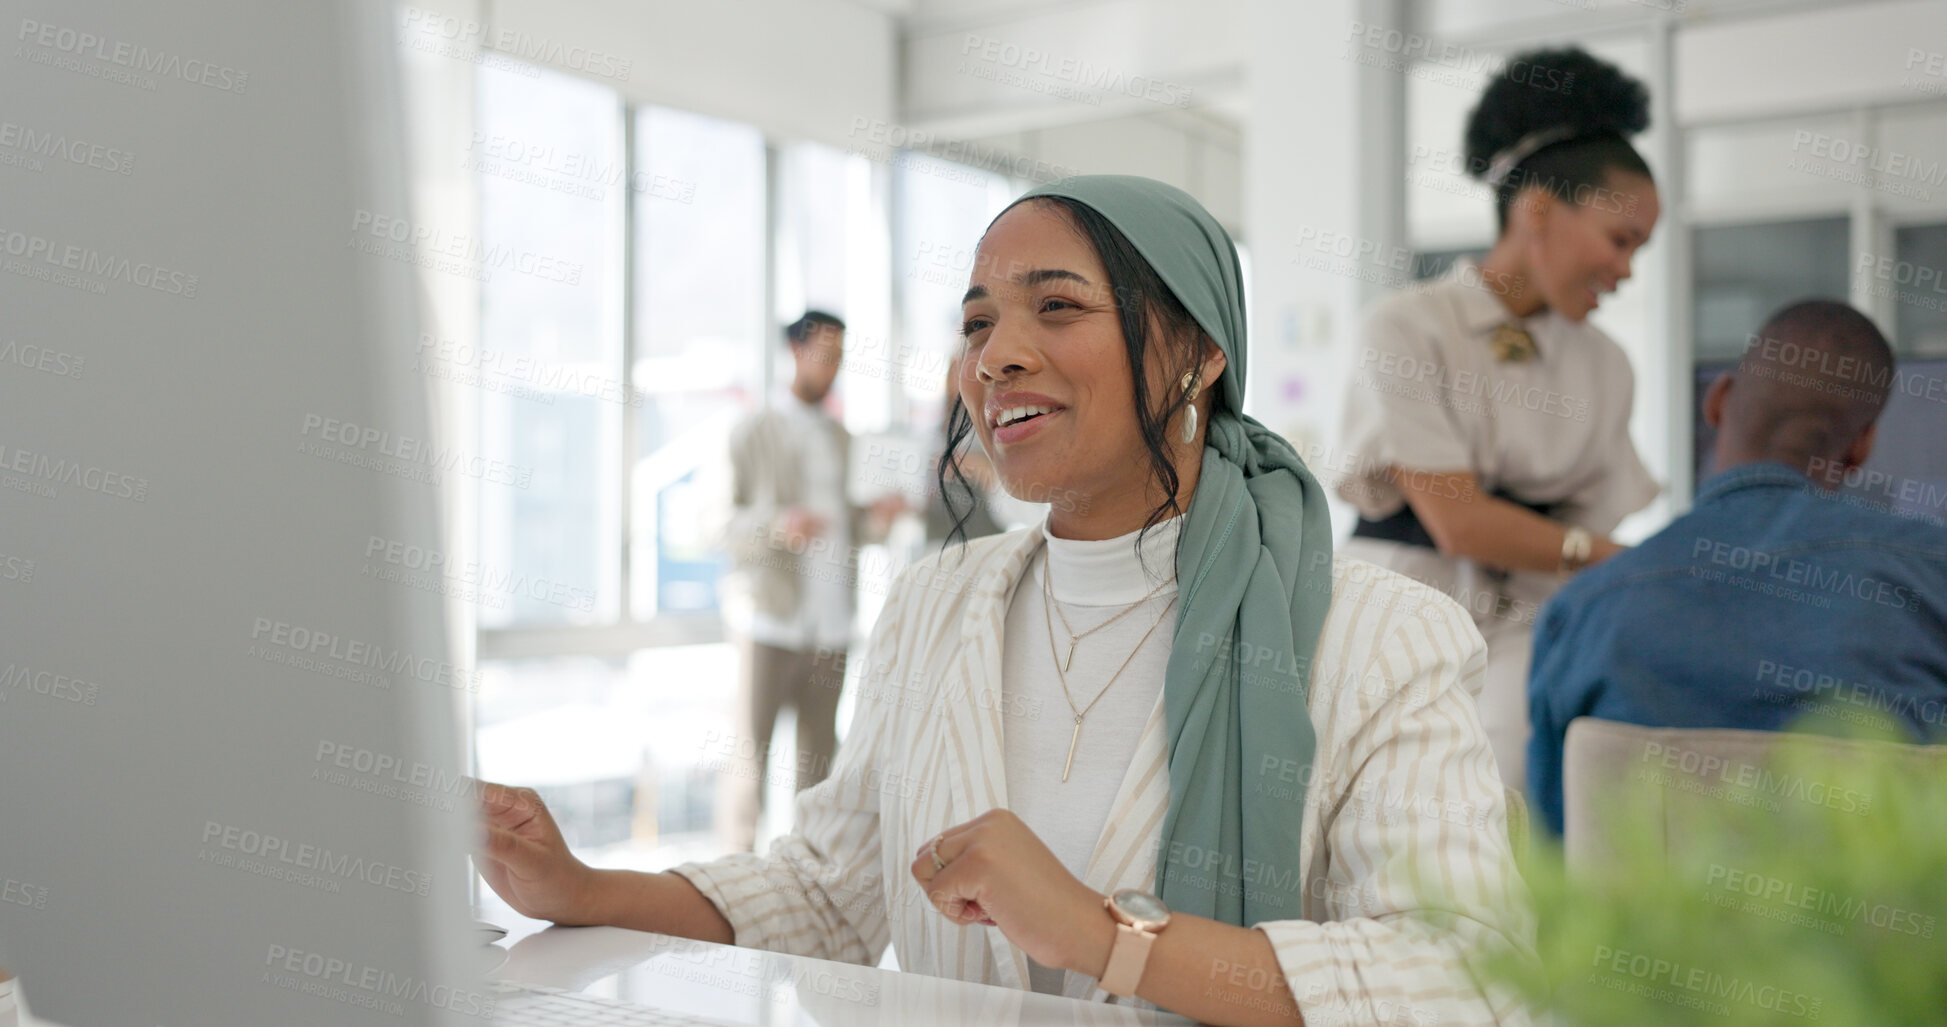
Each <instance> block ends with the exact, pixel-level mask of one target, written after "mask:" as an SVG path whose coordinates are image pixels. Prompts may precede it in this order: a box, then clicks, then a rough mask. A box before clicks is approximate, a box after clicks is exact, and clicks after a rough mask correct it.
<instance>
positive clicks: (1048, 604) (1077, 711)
mask: <svg viewBox="0 0 1947 1027" xmlns="http://www.w3.org/2000/svg"><path fill="white" fill-rule="evenodd" d="M1054 570H1055V561H1054V558H1053V556H1052V554H1050V556H1049V558H1048V559H1046V560H1044V561H1043V562H1042V565H1041V594H1042V607H1041V619H1042V620H1044V621H1046V622H1047V624H1048V658H1049V659H1051V660H1054V661H1055V680H1057V681H1060V682H1061V695H1062V698H1064V699H1066V700H1068V711H1069V712H1070V713H1073V714H1074V715H1075V731H1074V733H1073V734H1071V735H1069V736H1068V762H1066V763H1064V764H1062V766H1061V779H1062V781H1063V782H1066V781H1067V780H1068V772H1069V771H1071V770H1073V769H1074V767H1075V743H1077V742H1079V741H1081V740H1082V719H1083V718H1084V717H1087V716H1088V711H1090V710H1092V709H1094V708H1095V704H1096V703H1098V702H1101V701H1102V697H1103V696H1105V695H1107V694H1109V689H1111V688H1113V687H1115V683H1116V679H1117V678H1119V677H1121V676H1122V672H1123V670H1124V669H1126V668H1127V667H1128V666H1129V663H1130V661H1132V660H1134V659H1135V658H1136V654H1137V653H1139V652H1141V651H1142V647H1143V643H1145V642H1148V641H1149V636H1151V635H1153V634H1155V633H1156V628H1157V627H1158V626H1159V625H1161V624H1162V623H1163V618H1164V617H1167V616H1169V612H1170V610H1171V609H1173V608H1175V606H1176V599H1177V597H1176V596H1171V597H1170V601H1169V602H1168V603H1166V604H1164V606H1163V612H1162V613H1159V614H1157V615H1156V622H1155V623H1154V624H1151V625H1150V626H1149V630H1148V631H1145V632H1143V637H1142V638H1141V639H1139V640H1137V642H1136V647H1135V648H1134V649H1131V650H1129V655H1128V656H1126V657H1124V658H1123V660H1122V666H1120V667H1117V668H1116V669H1115V673H1114V674H1111V675H1109V683H1108V684H1106V685H1103V686H1102V690H1101V691H1100V692H1097V693H1095V698H1093V699H1090V700H1089V701H1088V705H1087V706H1082V707H1079V708H1077V707H1076V705H1075V696H1074V694H1073V693H1072V692H1070V691H1069V690H1068V665H1069V664H1070V663H1073V662H1074V660H1075V646H1076V644H1077V643H1079V642H1081V640H1082V639H1084V638H1087V637H1088V636H1090V635H1093V634H1095V633H1096V632H1098V631H1100V630H1102V629H1103V628H1106V627H1108V626H1109V625H1111V624H1114V623H1115V622H1116V621H1119V620H1121V619H1122V618H1123V617H1125V616H1127V615H1128V614H1129V612H1130V611H1131V610H1134V609H1135V608H1136V607H1138V606H1141V605H1143V604H1144V603H1147V602H1149V601H1150V600H1151V599H1154V598H1156V594H1157V593H1158V592H1161V591H1162V590H1163V589H1165V588H1167V587H1169V584H1170V583H1169V582H1168V581H1165V582H1163V583H1162V584H1161V585H1158V586H1156V587H1155V588H1154V589H1153V590H1151V591H1150V593H1149V594H1148V595H1146V596H1144V597H1142V598H1141V599H1138V600H1136V602H1134V603H1133V604H1131V605H1130V606H1128V607H1127V608H1125V609H1124V610H1123V611H1122V612H1121V613H1118V614H1116V615H1115V616H1113V617H1110V618H1109V619H1108V620H1105V621H1103V622H1102V623H1100V624H1097V625H1096V626H1094V627H1092V628H1090V629H1088V630H1087V631H1084V632H1081V633H1080V634H1077V633H1076V632H1075V629H1074V627H1073V626H1072V625H1070V624H1069V623H1068V615H1067V614H1064V613H1062V612H1061V608H1060V607H1058V606H1056V605H1055V580H1054V579H1055V574H1054ZM1049 610H1053V611H1055V616H1057V617H1060V618H1061V626H1062V628H1063V629H1065V630H1066V631H1067V632H1068V656H1067V658H1066V659H1060V658H1057V657H1056V656H1055V622H1054V621H1053V620H1052V619H1051V618H1049V616H1048V611H1049Z"/></svg>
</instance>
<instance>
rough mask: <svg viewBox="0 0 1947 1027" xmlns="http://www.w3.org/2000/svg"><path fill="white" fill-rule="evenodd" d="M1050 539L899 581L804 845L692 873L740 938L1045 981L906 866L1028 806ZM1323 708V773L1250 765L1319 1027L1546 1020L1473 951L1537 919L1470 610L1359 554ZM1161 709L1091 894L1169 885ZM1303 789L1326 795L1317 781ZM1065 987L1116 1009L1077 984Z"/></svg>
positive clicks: (1522, 935) (1329, 652) (1525, 931)
mask: <svg viewBox="0 0 1947 1027" xmlns="http://www.w3.org/2000/svg"><path fill="white" fill-rule="evenodd" d="M1042 544H1043V542H1042V536H1041V533H1040V531H1039V530H1038V529H1032V528H1030V529H1021V530H1016V531H1012V532H1009V533H1007V534H1004V535H995V536H989V537H987V538H981V539H975V540H974V541H972V542H970V543H968V544H967V545H966V547H965V549H964V551H963V555H961V556H960V557H959V558H958V559H956V558H955V556H954V555H953V554H951V553H949V554H948V555H947V556H945V557H937V556H936V557H933V558H931V559H929V560H926V561H924V562H921V563H919V564H916V565H915V566H914V567H913V568H912V569H910V570H909V571H907V572H906V573H905V574H904V575H902V576H901V577H900V579H899V580H898V582H896V583H895V584H894V585H893V587H892V591H891V594H890V595H889V596H888V597H887V600H886V604H885V608H884V610H883V612H882V613H881V614H880V616H879V620H878V623H877V625H876V626H875V627H874V628H873V632H872V641H871V644H870V647H869V650H868V653H867V662H866V666H865V667H864V668H863V672H862V674H861V677H860V680H859V681H858V683H857V685H856V686H855V687H856V688H857V693H856V698H857V707H856V713H855V715H854V719H853V721H852V725H851V729H850V731H849V732H848V734H847V735H846V737H845V741H844V745H843V747H842V748H841V750H840V752H839V755H838V759H837V761H836V763H835V764H834V766H833V768H832V772H831V775H830V776H829V777H828V778H827V779H826V780H825V781H824V782H823V783H822V784H819V785H817V786H816V787H813V788H810V789H807V790H806V791H805V792H803V793H801V794H800V795H799V796H798V802H797V811H796V824H797V830H796V833H794V834H791V835H787V836H785V837H783V838H781V839H779V840H778V841H777V842H776V843H775V844H774V845H773V846H772V847H771V849H770V852H769V854H768V855H766V856H757V855H753V854H749V853H745V854H741V855H736V856H730V857H726V858H724V859H721V860H717V861H715V862H711V863H702V864H696V863H692V864H687V865H685V866H682V867H679V868H677V869H676V872H677V873H679V874H682V875H683V876H684V877H686V878H687V879H689V880H690V881H691V882H692V883H694V884H695V885H696V886H697V888H698V889H700V890H701V891H702V892H703V894H704V895H705V896H707V897H708V898H709V899H710V901H711V902H712V903H714V904H715V905H716V906H717V907H718V909H720V910H721V911H722V912H723V914H724V916H725V918H727V919H728V920H729V921H730V923H731V926H732V927H733V928H734V929H735V931H736V940H737V944H739V945H744V946H749V947H753V948H763V949H772V950H777V951H783V952H792V953H797V954H801V955H808V956H817V957H822V958H826V959H838V960H845V961H848V962H855V963H867V964H870V963H875V962H877V961H878V959H879V957H880V955H881V953H883V952H884V950H885V948H886V946H887V945H888V944H892V945H893V946H895V947H896V949H897V951H898V956H899V965H900V966H901V968H903V969H905V970H909V971H916V972H919V973H926V974H933V975H936V976H941V977H951V978H956V979H959V980H964V981H979V982H984V983H988V984H997V985H1001V986H1003V987H1009V988H1026V987H1027V980H1028V969H1027V961H1026V957H1025V956H1024V955H1023V954H1022V953H1021V951H1020V950H1019V949H1017V948H1015V947H1014V945H1013V944H1012V943H1011V942H1009V941H1008V940H1007V938H1006V937H1005V936H1004V935H1002V934H1001V932H1000V931H999V930H998V929H995V928H982V927H955V926H954V925H952V924H951V923H949V922H947V920H946V919H945V918H944V917H942V916H941V915H940V914H939V913H938V912H936V911H935V910H934V909H933V907H932V905H931V904H930V903H929V902H928V901H927V899H926V897H925V895H924V893H923V891H922V890H921V888H920V887H919V886H918V885H917V884H916V883H915V882H914V881H913V879H912V877H911V875H910V874H909V873H908V872H907V867H908V864H909V862H910V861H911V859H912V854H913V853H914V852H917V851H919V847H920V846H921V845H922V844H924V843H925V841H926V840H927V839H928V838H931V837H932V836H933V835H935V834H937V833H938V832H940V831H941V830H943V829H945V828H947V827H950V826H953V825H955V824H960V823H964V822H965V821H967V820H970V819H972V818H973V817H974V816H976V815H977V814H979V813H982V812H984V811H986V810H989V809H994V808H997V807H1006V806H1007V804H1008V797H1007V788H1006V773H1005V768H1004V766H1003V759H1004V752H1005V747H1004V746H1003V741H1002V733H1003V730H1004V727H1005V725H1004V723H1003V721H1004V716H1003V707H1004V705H1005V704H1004V702H1003V701H1002V695H1003V692H1002V683H1001V679H1000V673H1001V666H1002V648H1003V646H1004V645H1005V644H1006V641H1005V640H1004V639H1003V638H1002V629H1003V626H1004V625H1005V624H1006V621H1007V607H1008V604H1009V602H1010V601H1011V598H1012V596H1013V594H1014V589H1015V586H1016V585H1017V584H1018V583H1019V582H1020V581H1021V580H1022V578H1023V577H1024V576H1025V574H1026V571H1027V568H1028V567H1029V566H1030V562H1031V560H1032V559H1033V557H1034V555H1035V553H1036V552H1038V551H1039V549H1040V548H1041V546H1042ZM1332 573H1333V594H1332V606H1331V610H1330V612H1329V614H1328V615H1327V617H1326V622H1325V627H1324V630H1323V632H1322V634H1321V635H1320V640H1319V649H1318V655H1317V660H1316V662H1315V663H1314V664H1313V668H1314V677H1313V682H1312V688H1311V693H1310V697H1309V709H1310V714H1311V721H1312V727H1313V729H1314V730H1315V731H1316V732H1317V739H1318V749H1317V758H1316V760H1315V763H1314V765H1313V766H1311V767H1284V766H1278V767H1270V768H1250V771H1251V776H1250V777H1249V778H1248V780H1247V781H1246V784H1247V786H1248V787H1255V788H1264V789H1270V790H1271V792H1270V794H1274V795H1277V794H1282V792H1281V791H1279V790H1287V789H1289V790H1295V791H1293V792H1292V794H1294V795H1297V794H1303V795H1305V801H1303V803H1302V805H1301V804H1299V803H1296V802H1294V807H1295V808H1294V809H1293V811H1292V812H1293V815H1294V816H1300V817H1301V818H1302V821H1301V827H1300V836H1299V837H1300V848H1299V850H1298V851H1296V852H1293V853H1291V854H1290V861H1289V862H1284V861H1280V862H1279V865H1277V866H1265V867H1255V868H1251V869H1250V871H1249V872H1251V873H1260V874H1265V875H1277V876H1279V877H1283V876H1286V875H1295V877H1296V879H1298V880H1301V881H1302V882H1303V888H1304V896H1305V899H1304V911H1305V917H1306V919H1303V920H1285V921H1274V922H1269V923H1264V924H1259V925H1257V926H1258V927H1260V928H1261V929H1262V930H1263V931H1264V932H1265V934H1266V935H1268V936H1269V937H1270V939H1271V942H1272V944H1273V945H1274V946H1275V948H1276V950H1277V955H1278V961H1279V963H1280V964H1281V966H1282V967H1283V969H1284V972H1285V976H1286V979H1287V981H1288V982H1289V984H1290V987H1291V991H1292V993H1293V995H1294V996H1296V998H1297V1000H1298V1005H1299V1008H1300V1010H1301V1011H1302V1012H1303V1013H1304V1015H1305V1019H1306V1022H1307V1023H1316V1024H1345V1023H1360V1024H1371V1023H1380V1024H1434V1023H1437V1024H1442V1025H1455V1024H1488V1023H1514V1022H1526V1021H1525V1018H1524V1014H1523V1013H1522V1012H1521V1011H1520V1010H1519V1009H1517V1008H1515V1007H1514V1006H1513V1005H1512V1004H1511V1003H1509V1002H1508V1001H1507V1000H1506V999H1505V998H1504V997H1502V996H1500V995H1499V994H1498V993H1497V994H1495V995H1493V996H1490V995H1489V994H1487V993H1485V992H1484V991H1483V989H1482V987H1481V985H1480V983H1479V982H1478V981H1477V980H1476V978H1475V976H1474V974H1473V973H1472V972H1471V971H1470V968H1469V958H1470V957H1472V956H1477V955H1479V954H1481V953H1482V952H1485V951H1487V950H1489V949H1494V948H1502V947H1512V948H1513V949H1514V950H1515V951H1517V952H1522V953H1532V945H1533V936H1534V933H1533V932H1534V924H1533V920H1532V916H1531V914H1530V912H1529V910H1528V908H1527V906H1526V903H1525V890H1524V889H1523V887H1522V885H1521V882H1520V878H1519V876H1518V874H1517V872H1516V869H1515V864H1514V859H1513V855H1512V850H1511V846H1510V844H1509V840H1508V829H1507V806H1506V799H1505V795H1504V791H1503V788H1502V785H1501V779H1500V776H1499V775H1498V774H1497V773H1496V772H1495V766H1494V757H1493V754H1492V752H1491V751H1490V750H1489V749H1488V745H1487V740H1486V737H1485V736H1484V735H1483V734H1482V732H1481V725H1480V719H1479V717H1478V716H1477V715H1476V713H1475V710H1474V700H1473V695H1472V693H1474V692H1476V691H1477V690H1478V689H1479V687H1480V683H1481V673H1482V668H1483V667H1484V666H1485V663H1486V651H1485V647H1484V645H1483V643H1482V641H1481V636H1480V632H1478V631H1477V630H1475V628H1474V625H1473V622H1472V621H1471V620H1470V619H1469V618H1468V616H1467V614H1466V613H1465V611H1463V610H1462V609H1461V608H1460V607H1459V606H1458V605H1456V604H1455V603H1454V602H1453V601H1451V600H1449V599H1447V598H1446V597H1445V596H1442V595H1440V594H1438V593H1437V592H1434V591H1433V590H1431V589H1428V588H1426V587H1424V586H1421V585H1419V584H1417V583H1414V582H1411V581H1409V580H1407V579H1405V578H1402V577H1400V576H1398V575H1396V574H1392V573H1390V572H1388V571H1384V570H1380V569H1379V568H1376V567H1373V566H1371V565H1370V564H1364V563H1360V562H1358V561H1354V560H1346V559H1339V560H1337V561H1335V565H1334V567H1333V572H1332ZM1165 735H1166V731H1165V728H1164V718H1163V709H1162V702H1161V699H1160V697H1159V699H1158V702H1157V705H1156V708H1155V709H1154V711H1153V712H1152V713H1151V715H1150V718H1149V721H1148V723H1147V724H1146V726H1145V727H1144V729H1143V734H1142V736H1141V738H1140V740H1139V741H1138V743H1137V746H1136V751H1135V752H1134V754H1133V755H1132V757H1131V760H1130V763H1129V768H1128V771H1127V772H1126V774H1125V775H1124V777H1123V779H1122V782H1121V785H1120V788H1119V791H1118V792H1117V795H1116V799H1115V803H1114V805H1113V806H1112V807H1111V809H1110V813H1109V816H1108V821H1107V827H1106V828H1105V829H1104V831H1103V833H1102V836H1101V838H1100V840H1099V841H1097V843H1096V847H1095V852H1094V855H1093V856H1092V858H1091V859H1090V860H1089V863H1088V865H1087V866H1086V867H1075V868H1071V869H1072V870H1074V871H1075V872H1076V873H1077V875H1078V876H1080V877H1081V878H1082V880H1083V881H1084V883H1086V884H1087V885H1088V886H1089V887H1090V888H1093V889H1095V890H1097V891H1101V892H1105V893H1106V892H1111V891H1114V890H1116V889H1119V888H1141V889H1144V890H1150V889H1152V888H1153V887H1154V884H1155V876H1156V858H1157V845H1158V843H1159V839H1160V837H1161V828H1162V820H1163V814H1164V811H1165V810H1166V809H1167V808H1168V806H1169V774H1168V772H1167V762H1168V751H1169V750H1168V740H1167V738H1166V737H1165ZM1303 782H1308V788H1307V785H1306V784H1305V783H1303ZM1066 993H1067V994H1068V995H1069V996H1071V997H1075V998H1082V999H1093V1000H1095V1001H1108V1000H1110V997H1109V995H1108V994H1107V993H1106V992H1104V991H1102V990H1101V989H1099V988H1097V987H1096V982H1095V981H1094V980H1092V979H1090V978H1087V977H1084V976H1082V975H1079V974H1073V973H1071V974H1069V975H1067V981H1066Z"/></svg>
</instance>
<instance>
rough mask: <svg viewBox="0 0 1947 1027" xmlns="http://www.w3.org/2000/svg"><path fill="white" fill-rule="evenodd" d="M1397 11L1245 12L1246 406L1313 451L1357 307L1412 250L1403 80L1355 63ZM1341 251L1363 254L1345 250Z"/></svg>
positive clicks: (1290, 6)
mask: <svg viewBox="0 0 1947 1027" xmlns="http://www.w3.org/2000/svg"><path fill="white" fill-rule="evenodd" d="M1402 6H1403V5H1402V4H1401V3H1400V2H1399V0H1306V2H1305V3H1291V2H1289V0H1250V2H1249V3H1248V5H1247V7H1246V11H1247V18H1246V24H1245V36H1246V38H1247V39H1248V40H1249V42H1248V43H1247V50H1246V64H1247V69H1248V70H1247V78H1248V79H1249V82H1250V87H1249V88H1250V108H1249V111H1250V113H1249V116H1248V120H1247V123H1246V126H1245V131H1244V233H1243V234H1244V241H1245V243H1246V245H1247V246H1248V247H1249V249H1250V253H1251V258H1252V269H1251V282H1250V298H1251V304H1252V308H1251V323H1250V333H1251V365H1250V381H1249V384H1248V391H1249V396H1248V398H1247V400H1246V408H1247V411H1248V412H1249V413H1251V414H1252V415H1253V416H1255V417H1257V418H1258V419H1259V420H1261V421H1263V422H1264V423H1265V424H1267V425H1269V426H1270V427H1271V428H1272V429H1273V430H1275V431H1278V432H1280V433H1282V434H1283V435H1285V436H1286V437H1287V438H1289V439H1290V440H1291V441H1292V443H1293V444H1294V445H1296V446H1297V447H1298V449H1299V452H1300V453H1304V454H1310V453H1314V452H1317V451H1316V450H1313V449H1312V448H1310V447H1316V446H1328V445H1329V444H1330V442H1331V439H1332V436H1333V434H1334V431H1335V425H1336V423H1337V420H1338V412H1339V408H1340V405H1341V402H1342V399H1343V397H1342V396H1341V393H1342V391H1343V388H1344V382H1345V373H1344V366H1343V363H1344V359H1345V357H1346V355H1347V354H1348V353H1349V352H1350V351H1351V349H1352V347H1353V340H1354V337H1355V335H1356V331H1357V327H1358V319H1359V315H1360V311H1361V310H1362V308H1363V307H1364V306H1365V305H1366V303H1368V302H1369V301H1370V300H1371V299H1373V298H1374V297H1376V296H1378V295H1380V294H1381V293H1383V292H1385V291H1386V290H1387V289H1388V288H1389V286H1388V285H1387V283H1386V280H1387V279H1393V280H1399V279H1403V278H1405V277H1406V271H1405V270H1403V269H1395V266H1396V265H1398V264H1400V263H1402V261H1401V259H1400V258H1401V257H1402V255H1403V253H1404V246H1405V239H1404V221H1405V217H1404V210H1405V199H1404V193H1405V184H1404V182H1405V161H1404V156H1403V153H1404V146H1405V103H1404V95H1405V89H1404V78H1403V76H1402V75H1401V74H1400V73H1399V72H1398V71H1397V70H1394V69H1389V68H1385V67H1374V66H1370V65H1368V64H1362V63H1360V61H1359V60H1358V58H1359V57H1361V56H1368V57H1370V56H1371V55H1374V54H1383V53H1385V50H1384V47H1383V46H1382V47H1379V48H1373V47H1369V46H1365V45H1363V44H1362V43H1361V42H1360V40H1361V38H1362V36H1363V34H1364V32H1365V31H1366V30H1367V28H1368V27H1372V26H1378V27H1380V28H1381V29H1382V30H1383V29H1384V28H1385V27H1389V26H1390V27H1397V26H1398V25H1399V24H1400V17H1401V8H1402ZM1321 242H1323V243H1324V244H1325V246H1326V248H1325V249H1324V250H1321V249H1320V248H1319V246H1320V243H1321ZM1346 248H1350V251H1351V252H1352V253H1353V254H1354V256H1351V257H1340V256H1338V255H1337V252H1336V251H1340V250H1344V249H1346ZM1324 452H1325V453H1326V454H1329V453H1330V450H1329V449H1326V450H1324ZM1337 523H1339V524H1340V526H1341V528H1343V526H1344V523H1345V522H1344V521H1342V520H1341V521H1338V522H1337Z"/></svg>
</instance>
